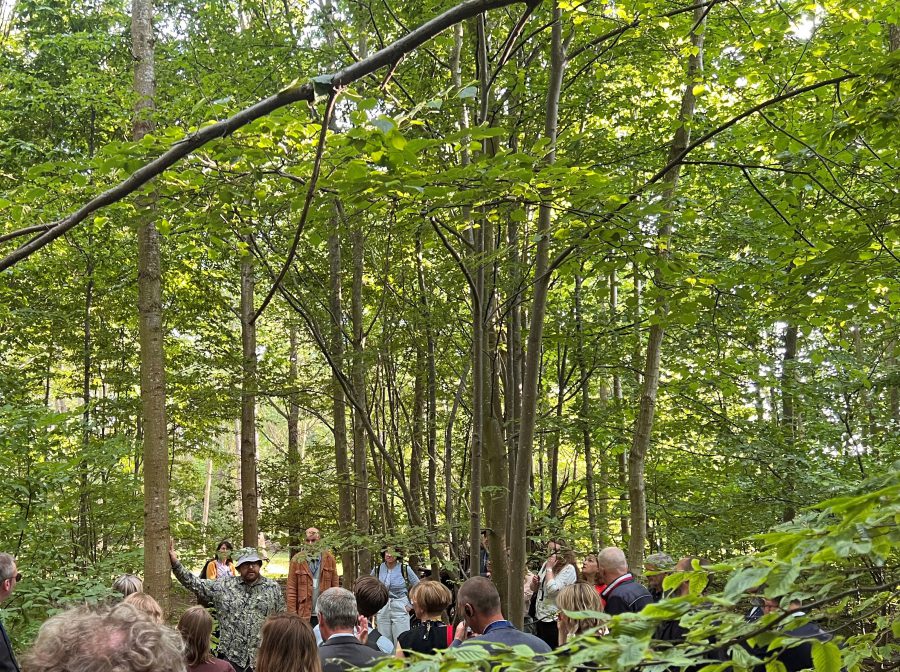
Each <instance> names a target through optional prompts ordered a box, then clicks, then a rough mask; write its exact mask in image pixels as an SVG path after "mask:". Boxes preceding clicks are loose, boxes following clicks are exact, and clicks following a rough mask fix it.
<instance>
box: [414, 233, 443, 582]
mask: <svg viewBox="0 0 900 672" xmlns="http://www.w3.org/2000/svg"><path fill="white" fill-rule="evenodd" d="M422 257H423V251H422V236H421V232H416V276H417V282H418V286H419V304H420V306H421V308H422V318H423V320H424V323H425V366H426V371H427V375H426V388H427V389H426V396H427V407H426V409H425V433H426V442H427V451H428V493H427V497H426V498H425V519H426V521H427V522H428V531H429V539H431V538H434V537H436V536H437V510H438V509H437V506H438V498H437V367H436V363H435V342H434V325H433V324H432V318H431V301H430V300H429V293H428V285H427V284H426V282H425V266H424V263H423V258H422ZM448 473H449V472H448ZM428 550H429V554H428V555H429V558H430V559H431V563H432V566H431V575H432V576H433V577H435V578H437V576H438V572H439V570H440V567H439V566H438V563H437V555H436V553H435V549H434V547H433V545H430V546H429V549H428Z"/></svg>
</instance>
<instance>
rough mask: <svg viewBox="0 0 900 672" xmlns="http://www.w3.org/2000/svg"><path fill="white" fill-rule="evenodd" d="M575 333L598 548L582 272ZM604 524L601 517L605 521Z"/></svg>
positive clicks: (590, 522)
mask: <svg viewBox="0 0 900 672" xmlns="http://www.w3.org/2000/svg"><path fill="white" fill-rule="evenodd" d="M574 299H575V333H576V334H577V336H578V351H577V353H576V354H577V356H578V370H579V374H580V378H581V412H580V414H579V415H580V416H581V417H580V418H579V424H580V425H581V441H582V444H583V446H584V469H585V476H584V479H585V483H586V484H587V499H588V501H587V505H588V525H589V526H590V528H591V549H592V550H594V551H596V550H598V549H599V548H600V539H601V536H603V535H601V534H600V531H599V529H598V527H597V488H596V483H595V482H594V454H593V443H592V441H591V438H592V437H591V384H590V371H589V369H588V364H587V355H586V353H585V343H584V308H583V306H582V301H583V281H582V277H581V274H580V273H579V274H577V275H576V276H575V297H574ZM605 523H606V521H605V519H604V524H605Z"/></svg>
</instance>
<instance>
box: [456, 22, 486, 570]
mask: <svg viewBox="0 0 900 672" xmlns="http://www.w3.org/2000/svg"><path fill="white" fill-rule="evenodd" d="M470 23H471V24H472V25H474V26H475V32H476V34H477V35H478V39H477V42H476V49H477V50H478V55H477V60H478V63H479V68H480V69H481V71H482V72H485V68H486V63H487V56H486V53H487V49H486V47H485V46H484V32H485V31H484V23H483V21H482V20H480V19H473V20H472V21H471V22H470ZM457 39H458V40H462V33H461V32H459V33H457ZM462 107H463V112H462V113H461V117H460V126H461V127H462V128H464V129H465V128H468V117H467V115H466V104H465V102H463V105H462ZM480 119H481V116H480V115H479V120H480ZM464 144H465V143H464ZM461 162H462V165H463V166H466V165H468V164H469V155H468V152H463V154H462V157H461ZM464 215H465V216H467V217H468V221H469V222H471V224H470V227H469V240H470V242H471V243H472V245H473V255H472V256H473V257H474V264H475V273H474V280H475V283H474V284H475V287H474V289H473V290H472V456H471V466H470V468H469V478H470V482H469V576H477V575H478V574H479V573H481V571H482V568H481V478H482V455H483V451H484V433H485V422H486V418H485V413H484V411H485V402H484V396H485V389H484V358H485V356H484V344H485V330H486V325H485V320H484V317H485V305H484V299H485V294H484V286H485V277H484V275H485V269H484V258H483V252H484V245H485V240H484V239H485V231H484V227H483V226H479V227H477V228H476V227H475V224H474V222H472V213H471V210H470V209H466V210H465V211H464Z"/></svg>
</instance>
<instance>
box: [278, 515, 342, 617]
mask: <svg viewBox="0 0 900 672" xmlns="http://www.w3.org/2000/svg"><path fill="white" fill-rule="evenodd" d="M320 541H321V535H320V534H319V530H317V529H316V528H315V527H311V528H309V529H308V530H307V531H306V548H305V549H304V550H302V551H300V552H299V553H297V554H296V555H295V556H294V557H293V558H291V563H290V565H289V566H288V580H287V608H288V611H289V612H291V613H292V614H297V615H298V616H299V617H300V618H302V619H303V620H304V621H306V622H307V623H309V624H310V625H311V626H314V627H315V625H316V624H317V623H318V619H317V618H316V601H317V600H318V599H319V595H320V594H321V593H324V592H325V591H326V590H328V589H329V588H336V587H338V586H339V585H340V582H339V578H340V577H339V576H338V573H337V563H336V562H335V559H334V556H333V555H332V554H331V553H329V552H328V551H327V550H325V549H324V548H321V547H320Z"/></svg>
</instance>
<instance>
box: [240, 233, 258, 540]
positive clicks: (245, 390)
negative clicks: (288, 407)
mask: <svg viewBox="0 0 900 672" xmlns="http://www.w3.org/2000/svg"><path fill="white" fill-rule="evenodd" d="M244 240H245V242H246V243H247V249H248V250H250V249H253V237H252V234H247V235H246V236H245V238H244ZM255 294H256V277H255V274H254V272H253V257H252V256H251V255H250V253H249V252H247V253H246V254H245V256H244V257H242V258H241V349H242V355H243V356H242V359H241V362H242V368H241V522H242V529H243V537H244V546H250V547H253V548H256V547H257V545H258V544H259V502H258V498H259V494H258V489H257V482H256V481H257V478H256V388H257V376H256V368H257V359H256V323H255V322H254V321H253V315H254V313H255V311H256V307H255V305H254V304H255Z"/></svg>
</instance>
